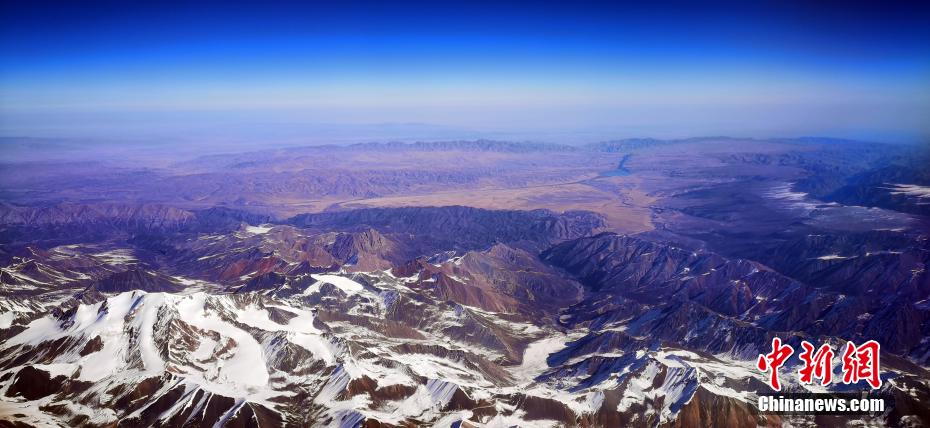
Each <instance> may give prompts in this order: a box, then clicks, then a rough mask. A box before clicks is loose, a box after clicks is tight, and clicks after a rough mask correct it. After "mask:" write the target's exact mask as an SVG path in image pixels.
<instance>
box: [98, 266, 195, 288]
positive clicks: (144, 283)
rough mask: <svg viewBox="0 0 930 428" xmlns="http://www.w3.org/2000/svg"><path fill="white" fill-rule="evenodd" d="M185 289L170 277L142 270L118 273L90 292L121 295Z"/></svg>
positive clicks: (105, 279)
mask: <svg viewBox="0 0 930 428" xmlns="http://www.w3.org/2000/svg"><path fill="white" fill-rule="evenodd" d="M183 289H184V287H183V286H182V285H180V284H178V283H176V282H174V281H172V280H171V278H170V277H168V276H166V275H163V274H160V273H156V272H150V271H146V270H142V269H129V270H127V271H124V272H117V273H114V274H113V275H110V276H109V277H107V278H104V279H103V280H101V281H99V282H97V283H95V284H93V285H91V286H90V287H89V288H88V290H92V291H96V292H100V293H121V292H125V291H132V290H142V291H150V292H159V291H163V292H169V293H170V292H179V291H181V290H183Z"/></svg>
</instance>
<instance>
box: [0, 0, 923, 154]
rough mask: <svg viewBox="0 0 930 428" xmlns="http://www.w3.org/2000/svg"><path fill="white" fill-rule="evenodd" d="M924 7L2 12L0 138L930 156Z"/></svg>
mask: <svg viewBox="0 0 930 428" xmlns="http://www.w3.org/2000/svg"><path fill="white" fill-rule="evenodd" d="M923 9H924V8H914V7H909V6H905V5H903V4H902V5H898V6H893V5H892V6H888V5H883V6H878V5H874V6H870V5H863V4H847V3H844V4H838V5H830V4H818V5H812V4H789V3H777V4H761V3H760V4H754V5H746V4H739V3H737V4H732V5H726V4H718V5H714V6H697V5H688V4H681V5H678V4H666V5H664V7H663V6H659V5H655V6H643V5H587V6H568V5H554V4H542V5H539V6H537V7H526V6H524V7H518V6H507V5H492V4H486V5H482V4H471V5H468V6H453V5H428V4H422V5H405V6H396V7H385V6H380V5H376V4H353V5H348V4H347V5H343V6H321V5H311V4H304V5H294V4H279V5H276V6H275V7H260V6H246V5H224V6H220V5H218V4H216V5H209V4H203V5H196V6H193V5H187V6H180V5H173V6H171V7H165V6H158V5H132V6H128V5H117V6H114V5H110V4H107V5H103V4H89V5H65V6H55V7H45V8H35V7H30V5H29V4H27V3H15V2H14V3H6V4H4V6H3V11H4V13H3V14H2V18H0V19H2V21H0V22H2V25H0V28H2V29H0V35H2V38H0V70H2V71H0V135H2V136H22V137H60V138H86V139H95V138H102V139H128V140H139V139H166V140H183V141H185V142H200V141H207V142H209V141H211V140H212V141H227V142H230V143H242V142H245V143H248V144H259V145H260V144H271V145H275V144H293V143H294V142H295V141H297V140H303V141H313V142H333V143H339V142H343V141H368V140H390V139H403V140H408V139H443V138H499V139H516V140H524V139H527V140H540V141H548V142H556V143H577V142H580V141H590V140H599V139H612V138H633V137H655V138H684V137H695V136H705V135H734V136H740V137H756V138H765V137H797V136H805V135H818V136H819V135H823V136H830V137H838V138H854V139H866V140H878V141H892V142H915V141H925V139H926V137H927V136H928V135H930V131H928V127H927V125H926V124H925V118H926V117H930V89H928V88H930V55H928V48H927V46H930V30H928V27H927V26H926V25H924V23H925V22H926V19H925V18H926V17H927V16H928V14H927V11H926V10H923ZM410 124H416V125H415V126H413V125H410Z"/></svg>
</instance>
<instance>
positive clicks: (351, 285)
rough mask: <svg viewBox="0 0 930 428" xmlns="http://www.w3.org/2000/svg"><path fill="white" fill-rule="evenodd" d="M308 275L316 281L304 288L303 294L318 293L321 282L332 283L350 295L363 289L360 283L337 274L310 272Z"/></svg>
mask: <svg viewBox="0 0 930 428" xmlns="http://www.w3.org/2000/svg"><path fill="white" fill-rule="evenodd" d="M310 277H311V278H313V279H315V280H316V282H315V283H313V284H312V285H310V286H309V287H307V289H306V290H304V292H303V294H305V295H307V294H313V293H319V292H320V287H322V286H323V284H332V285H334V286H336V288H339V289H340V290H342V291H343V292H345V293H346V294H348V295H350V296H351V295H353V294H358V293H361V292H362V290H364V289H365V287H362V284H359V283H357V282H355V281H353V280H351V279H349V278H346V277H342V276H339V275H326V274H312V275H310Z"/></svg>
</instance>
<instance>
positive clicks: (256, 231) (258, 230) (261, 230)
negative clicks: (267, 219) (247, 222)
mask: <svg viewBox="0 0 930 428" xmlns="http://www.w3.org/2000/svg"><path fill="white" fill-rule="evenodd" d="M272 227H274V226H272V225H270V224H265V225H259V226H246V227H245V231H246V232H248V233H251V234H253V235H264V234H266V233H268V232H270V231H271V228H272Z"/></svg>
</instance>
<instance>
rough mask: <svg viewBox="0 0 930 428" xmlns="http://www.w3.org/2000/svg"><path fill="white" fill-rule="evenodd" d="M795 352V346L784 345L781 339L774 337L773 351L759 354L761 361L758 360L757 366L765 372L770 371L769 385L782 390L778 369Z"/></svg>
mask: <svg viewBox="0 0 930 428" xmlns="http://www.w3.org/2000/svg"><path fill="white" fill-rule="evenodd" d="M792 354H794V348H792V347H791V345H782V343H781V339H779V338H777V337H776V338H773V339H772V352H770V353H768V354H766V355H762V354H760V355H759V361H757V362H756V368H758V369H759V370H761V371H763V372H766V371H768V372H770V373H769V385H770V386H771V387H772V389H774V390H776V391H781V384H780V383H779V382H778V369H779V368H781V366H782V365H784V364H785V360H787V359H788V357H790V356H791V355H792Z"/></svg>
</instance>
